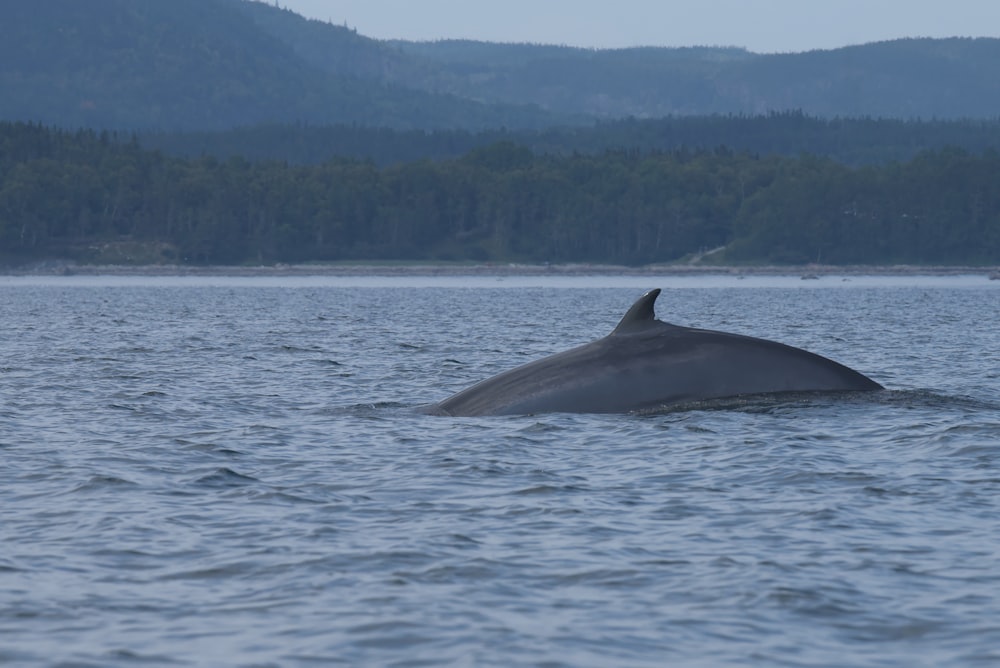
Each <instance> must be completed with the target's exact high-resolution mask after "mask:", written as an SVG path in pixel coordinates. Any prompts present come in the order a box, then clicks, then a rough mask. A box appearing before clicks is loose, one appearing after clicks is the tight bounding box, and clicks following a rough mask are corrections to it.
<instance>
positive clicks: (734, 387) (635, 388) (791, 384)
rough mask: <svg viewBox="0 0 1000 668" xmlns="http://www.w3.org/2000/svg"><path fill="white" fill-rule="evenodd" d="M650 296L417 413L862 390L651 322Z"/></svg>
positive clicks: (816, 361)
mask: <svg viewBox="0 0 1000 668" xmlns="http://www.w3.org/2000/svg"><path fill="white" fill-rule="evenodd" d="M659 295H660V290H659V288H657V289H653V290H650V291H649V292H647V293H645V294H644V295H642V297H640V298H639V299H638V300H637V301H636V302H635V303H634V304H633V305H632V307H631V308H630V309H629V310H628V311H627V312H626V313H625V315H624V317H623V318H622V319H621V321H620V322H619V323H618V326H617V327H615V328H614V330H612V332H611V333H610V334H608V335H607V336H605V337H603V338H600V339H598V340H596V341H592V342H591V343H587V344H585V345H582V346H579V347H576V348H572V349H570V350H567V351H564V352H561V353H557V354H554V355H551V356H549V357H545V358H542V359H539V360H536V361H533V362H529V363H527V364H524V365H523V366H519V367H517V368H514V369H511V370H509V371H505V372H503V373H500V374H499V375H496V376H493V377H492V378H488V379H486V380H483V381H481V382H479V383H476V384H475V385H472V386H471V387H468V388H466V389H464V390H462V391H460V392H458V393H456V394H454V395H452V396H450V397H448V398H447V399H444V400H443V401H440V402H438V403H436V404H432V405H430V406H428V407H427V408H426V412H429V413H431V414H435V415H444V416H454V417H476V416H490V415H531V414H537V413H635V412H655V411H657V410H666V409H669V408H670V407H671V406H677V405H679V404H687V403H692V402H701V401H705V400H713V399H728V398H733V397H741V396H744V395H768V394H779V393H813V392H866V391H872V390H879V389H883V388H882V386H881V385H880V384H879V383H877V382H875V381H874V380H872V379H871V378H868V377H867V376H865V375H863V374H861V373H859V372H857V371H855V370H854V369H851V368H848V367H846V366H844V365H842V364H840V363H838V362H835V361H833V360H831V359H828V358H826V357H823V356H821V355H817V354H815V353H811V352H809V351H806V350H803V349H801V348H795V347H793V346H789V345H785V344H783V343H778V342H776V341H770V340H767V339H759V338H754V337H752V336H745V335H742V334H730V333H727V332H718V331H713V330H708V329H697V328H694V327H684V326H681V325H674V324H671V323H668V322H663V321H661V320H657V318H656V313H655V308H654V307H655V303H656V298H657V297H658V296H659Z"/></svg>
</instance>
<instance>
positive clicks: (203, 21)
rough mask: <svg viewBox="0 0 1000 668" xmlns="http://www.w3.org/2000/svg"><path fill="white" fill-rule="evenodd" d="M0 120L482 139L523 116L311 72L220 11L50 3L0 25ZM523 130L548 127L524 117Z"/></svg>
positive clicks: (219, 3) (8, 12) (234, 13)
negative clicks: (321, 127)
mask: <svg viewBox="0 0 1000 668" xmlns="http://www.w3.org/2000/svg"><path fill="white" fill-rule="evenodd" d="M0 18H2V20H3V24H4V28H5V30H4V32H5V37H6V36H8V35H9V36H10V38H9V39H4V40H3V41H2V42H0V93H2V94H0V118H6V119H23V120H33V121H41V122H45V123H51V124H57V125H63V126H75V125H88V126H98V127H115V128H158V129H181V128H185V129H195V128H197V129H213V128H230V127H234V126H239V125H248V124H255V123H262V122H275V121H280V122H293V121H306V122H313V123H337V122H341V123H344V122H347V123H352V122H353V123H370V124H379V125H389V126H395V127H409V126H415V127H444V126H448V127H451V126H456V127H471V128H475V127H483V126H493V125H500V124H502V123H505V122H512V123H515V124H516V123H519V122H520V119H519V118H518V114H519V113H522V111H521V110H511V109H503V110H496V111H495V110H493V109H489V108H486V107H484V106H482V105H479V104H476V103H474V102H471V101H468V100H460V99H457V98H455V97H451V96H445V95H437V94H432V93H428V92H423V91H411V90H406V89H403V88H399V87H389V86H386V85H385V83H384V82H381V81H373V80H371V79H368V80H365V79H361V78H358V77H354V76H350V75H349V74H346V73H334V72H331V71H324V70H322V69H320V68H317V67H314V66H312V65H310V64H309V63H308V62H306V61H305V60H304V59H303V58H302V57H301V56H299V55H298V54H297V53H296V52H295V50H294V49H293V48H291V47H290V46H289V45H288V44H286V43H285V42H283V41H282V40H280V39H278V38H276V37H274V36H272V35H269V34H268V33H267V32H265V31H263V30H261V29H259V28H258V27H257V25H256V24H255V23H254V21H253V20H252V19H251V18H250V17H249V16H247V15H246V13H245V12H243V11H241V7H240V6H239V5H237V4H234V3H233V2H231V1H228V0H170V2H163V1H162V0H87V2H85V3H84V2H80V1H79V0H47V1H46V2H45V3H44V4H41V5H37V4H36V5H30V4H27V3H17V4H15V3H5V8H4V9H3V10H2V14H0ZM523 116H524V118H525V119H527V120H526V124H529V125H530V124H531V123H533V122H535V123H540V122H542V119H544V115H543V114H540V113H538V112H531V111H526V112H523Z"/></svg>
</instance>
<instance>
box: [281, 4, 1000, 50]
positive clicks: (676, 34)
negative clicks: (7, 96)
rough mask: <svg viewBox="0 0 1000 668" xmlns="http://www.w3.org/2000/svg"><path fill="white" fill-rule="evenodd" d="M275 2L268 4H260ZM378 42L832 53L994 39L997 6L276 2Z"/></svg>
mask: <svg viewBox="0 0 1000 668" xmlns="http://www.w3.org/2000/svg"><path fill="white" fill-rule="evenodd" d="M265 1H266V2H268V3H273V2H274V0H265ZM277 2H278V4H279V5H280V6H281V7H286V8H288V9H291V10H292V11H294V12H296V13H298V14H302V15H303V16H307V17H309V18H315V19H320V20H323V21H326V20H330V21H333V22H334V23H336V24H338V25H343V24H344V23H346V24H347V25H348V26H349V27H351V28H356V29H357V31H358V32H359V33H361V34H362V35H367V36H369V37H376V38H380V39H390V38H400V39H411V40H434V39H442V38H449V39H451V38H465V39H477V40H484V41H490V42H536V43H545V44H566V45H571V46H586V47H597V48H616V47H627V46H696V45H709V46H742V47H746V48H748V49H750V50H751V51H756V52H761V53H771V52H784V51H806V50H809V49H830V48H836V47H840V46H847V45H850V44H862V43H865V42H874V41H880V40H886V39H895V38H897V37H953V36H960V37H998V36H1000V0H277Z"/></svg>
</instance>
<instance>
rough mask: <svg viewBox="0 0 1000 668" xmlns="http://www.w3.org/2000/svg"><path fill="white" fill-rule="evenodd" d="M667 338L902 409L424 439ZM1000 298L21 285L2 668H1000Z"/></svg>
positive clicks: (6, 410) (756, 288) (850, 285)
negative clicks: (590, 363) (722, 339)
mask: <svg viewBox="0 0 1000 668" xmlns="http://www.w3.org/2000/svg"><path fill="white" fill-rule="evenodd" d="M652 287H663V288H664V293H663V295H662V296H661V297H660V299H659V301H658V307H659V308H658V316H659V317H660V318H661V319H664V320H668V321H672V322H676V323H677V324H685V325H696V326H700V327H706V328H713V329H722V330H726V331H733V332H738V333H744V334H750V335H754V336H761V337H765V338H771V339H776V340H779V341H782V342H784V343H789V344H792V345H796V346H800V347H804V348H806V349H808V350H812V351H814V352H817V353H820V354H823V355H826V356H829V357H831V358H833V359H836V360H837V361H840V362H842V363H844V364H847V365H848V366H851V367H853V368H855V369H858V370H859V371H861V372H863V373H865V374H867V375H869V376H871V377H872V378H873V379H875V380H877V381H879V382H880V383H882V384H883V385H885V386H886V387H887V388H888V390H887V391H886V392H882V393H877V394H875V395H863V396H848V397H790V398H774V399H754V400H734V401H729V402H722V403H720V404H711V405H704V406H699V407H695V408H693V409H691V410H684V411H673V412H665V413H663V414H659V415H650V416H629V415H602V416H593V415H539V416H523V417H513V418H481V419H448V418H440V417H431V416H425V415H421V414H419V413H417V412H416V411H414V410H413V409H414V408H415V407H417V406H418V405H420V404H423V403H428V402H432V401H436V400H438V399H441V398H443V397H444V396H446V395H448V394H450V393H451V392H454V391H456V390H458V389H461V388H463V387H465V386H467V385H469V384H471V383H473V382H475V381H478V380H480V379H482V378H485V377H487V376H489V375H491V374H493V373H496V372H499V371H501V370H504V369H507V368H510V367H512V366H514V365H517V364H520V363H522V362H525V361H529V360H531V359H535V358H537V357H540V356H543V355H546V354H549V353H552V352H557V351H560V350H564V349H566V348H569V347H571V346H573V345H577V344H580V343H585V342H587V341H590V340H592V339H594V338H597V337H599V336H603V335H604V334H606V333H607V332H609V331H610V330H611V328H612V327H614V325H615V324H616V323H617V321H618V319H619V318H620V317H621V315H622V314H623V313H624V312H625V310H626V309H627V308H628V306H629V305H631V303H632V302H633V301H634V299H635V298H636V297H638V295H639V294H641V293H642V292H643V291H644V290H646V289H648V288H652ZM998 306H1000V282H997V281H993V282H990V281H988V280H986V279H985V277H955V278H926V277H916V278H912V277H911V278H866V277H852V279H851V280H850V281H843V280H841V278H839V277H823V278H822V279H820V280H817V281H801V280H799V279H798V278H797V277H796V278H792V279H789V278H770V277H748V278H747V279H746V280H737V279H735V278H733V277H716V278H709V277H693V278H683V279H682V278H668V277H663V278H658V277H642V278H630V277H611V278H602V277H564V278H558V279H551V278H546V277H530V278H529V277H521V278H519V277H506V278H504V279H503V280H499V279H497V278H493V277H475V278H433V277H429V278H405V279H403V278H379V277H357V278H321V277H315V278H297V279H279V278H266V279H265V278H257V279H254V278H223V277H219V278H113V279H109V278H84V277H69V278H9V277H7V278H3V277H0V322H2V323H3V328H2V330H0V332H2V333H0V462H2V469H0V470H2V472H3V473H2V475H3V483H4V484H3V485H2V486H0V545H3V550H2V551H0V661H4V662H9V663H11V664H14V665H24V666H49V665H60V664H62V665H74V666H77V665H93V666H130V665H137V664H141V665H145V666H149V665H153V666H156V665H164V666H166V665H171V666H176V665H214V666H246V665H261V666H266V665H280V666H306V665H317V664H319V665H338V664H342V665H398V666H414V665H428V664H431V665H496V666H509V665H539V664H546V665H552V666H563V665H565V666H607V665H630V666H662V665H695V666H697V665H705V666H718V665H746V664H747V663H758V664H765V665H775V664H781V665H809V666H826V665H829V666H840V665H855V666H882V665H908V666H921V665H924V666H940V665H950V666H954V665H989V664H992V663H995V662H998V661H1000V650H998V648H1000V623H998V622H996V621H995V620H997V619H1000V597H998V594H997V592H1000V567H998V563H1000V562H998V554H1000V519H998V518H1000V493H998V492H1000V334H998V331H1000V327H997V326H996V325H997V314H998V313H1000V309H998Z"/></svg>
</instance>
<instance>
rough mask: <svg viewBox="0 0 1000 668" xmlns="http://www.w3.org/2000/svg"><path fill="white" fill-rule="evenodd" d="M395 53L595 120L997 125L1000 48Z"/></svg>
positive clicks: (951, 43)
mask: <svg viewBox="0 0 1000 668" xmlns="http://www.w3.org/2000/svg"><path fill="white" fill-rule="evenodd" d="M392 44H393V45H394V46H396V47H398V48H400V49H402V50H403V51H405V52H406V53H411V54H413V55H414V56H419V57H422V58H425V59H430V60H433V61H436V62H438V63H440V65H441V72H440V73H439V74H438V75H437V78H436V79H434V81H433V83H432V84H431V85H433V86H434V88H435V89H436V90H445V91H448V92H452V93H455V94H456V95H462V96H467V97H473V98H476V99H481V100H485V101H497V102H506V103H515V104H516V103H524V102H528V101H530V102H532V103H536V104H540V105H541V106H542V107H543V108H545V109H548V110H549V111H552V112H556V113H569V112H577V113H579V112H581V111H583V112H586V113H589V114H592V115H596V116H600V117H623V116H637V117H658V116H666V115H669V114H684V115H702V114H718V113H722V114H726V113H735V114H757V113H766V112H769V111H782V110H788V109H799V110H802V111H804V112H805V113H807V114H810V115H814V116H822V117H837V116H840V117H843V116H875V117H892V118H925V119H929V118H995V117H996V116H997V115H998V110H1000V86H997V85H996V83H995V82H996V81H998V80H1000V39H986V38H980V39H962V38H954V39H900V40H894V41H888V42H879V43H873V44H866V45H860V46H850V47H845V48H841V49H834V50H826V51H809V52H805V53H791V54H770V55H765V54H755V53H750V52H748V51H745V50H743V49H735V48H679V49H675V48H635V49H616V50H589V49H578V48H570V47H552V46H539V45H530V44H508V45H495V44H484V43H477V42H464V41H457V42H456V41H441V42H419V43H418V42H403V41H396V42H392Z"/></svg>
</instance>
